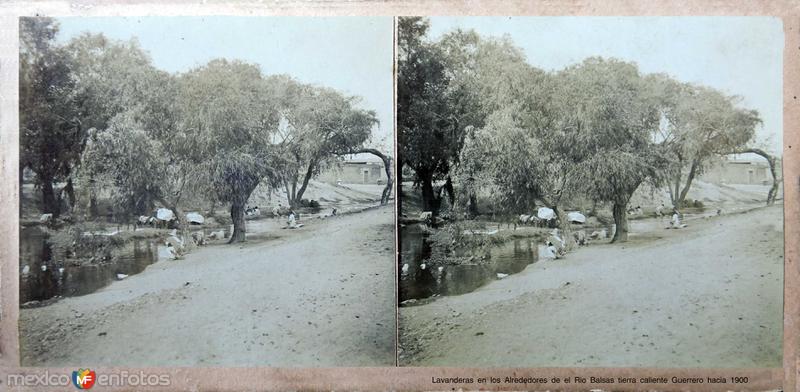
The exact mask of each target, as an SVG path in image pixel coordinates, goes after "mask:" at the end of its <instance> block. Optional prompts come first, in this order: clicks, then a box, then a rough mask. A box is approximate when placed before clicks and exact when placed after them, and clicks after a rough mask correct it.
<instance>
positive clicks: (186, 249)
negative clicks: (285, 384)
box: [19, 16, 396, 367]
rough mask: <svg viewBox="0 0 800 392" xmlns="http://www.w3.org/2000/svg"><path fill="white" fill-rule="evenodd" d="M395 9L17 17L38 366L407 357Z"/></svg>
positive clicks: (27, 348)
mask: <svg viewBox="0 0 800 392" xmlns="http://www.w3.org/2000/svg"><path fill="white" fill-rule="evenodd" d="M393 33H394V24H393V19H392V18H391V17H380V18H374V17H358V18H335V17H327V18H322V17H320V18H311V17H216V16H215V17H91V18H90V17H57V18H49V17H22V18H20V19H19V37H20V41H19V43H20V49H19V133H20V138H19V145H20V162H19V184H20V211H19V216H20V227H19V231H20V244H19V247H20V257H19V271H20V275H19V283H20V284H19V295H20V312H19V333H20V350H21V352H20V357H21V364H22V365H23V366H50V367H53V366H78V365H83V366H98V365H103V366H280V367H333V366H393V365H395V361H396V343H395V336H396V326H395V324H396V319H395V315H396V289H395V281H396V273H395V271H396V265H395V246H394V244H395V207H394V200H395V196H394V194H393V192H392V190H393V188H394V178H393V176H394V174H393V173H394V172H393V167H394V165H395V162H394V159H393V156H394V151H393V150H394V133H393V122H394V113H393V81H394V77H393V73H392V72H393V64H394V58H393Z"/></svg>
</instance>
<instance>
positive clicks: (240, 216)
mask: <svg viewBox="0 0 800 392" xmlns="http://www.w3.org/2000/svg"><path fill="white" fill-rule="evenodd" d="M244 208H245V206H244V203H233V204H231V220H233V233H232V234H231V239H230V240H228V243H229V244H233V243H237V242H245V233H246V231H247V230H246V228H245V221H244Z"/></svg>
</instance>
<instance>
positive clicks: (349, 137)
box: [281, 85, 378, 207]
mask: <svg viewBox="0 0 800 392" xmlns="http://www.w3.org/2000/svg"><path fill="white" fill-rule="evenodd" d="M284 91H286V89H284ZM282 101H283V102H284V107H283V110H282V116H283V118H284V119H285V120H286V132H283V135H282V139H281V144H282V147H283V148H284V150H285V156H284V157H285V159H286V164H285V165H284V169H285V170H284V172H283V173H282V181H283V186H284V189H285V190H286V194H287V197H288V201H289V205H291V206H292V207H297V206H299V205H300V201H301V200H302V198H303V194H304V193H305V191H306V189H307V187H308V184H309V182H310V180H311V179H312V178H314V177H315V176H317V175H318V174H319V173H320V171H321V170H322V169H324V168H326V167H330V166H332V165H334V164H335V163H336V162H337V161H338V160H339V159H340V158H341V157H342V156H343V155H345V154H351V153H354V152H358V151H360V150H361V149H362V148H363V146H364V144H365V143H366V142H367V141H368V140H369V138H370V136H371V134H372V130H373V128H374V127H376V126H377V125H378V120H377V118H376V116H375V113H374V112H372V111H368V110H363V109H359V108H358V107H357V104H358V99H357V98H355V97H346V96H344V95H342V94H341V93H339V92H338V91H336V90H333V89H330V88H323V87H315V86H307V85H306V86H299V88H295V89H292V90H291V93H290V94H289V95H288V96H287V97H286V98H285V99H283V100H282Z"/></svg>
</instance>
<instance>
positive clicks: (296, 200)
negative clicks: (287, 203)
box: [292, 161, 317, 207]
mask: <svg viewBox="0 0 800 392" xmlns="http://www.w3.org/2000/svg"><path fill="white" fill-rule="evenodd" d="M316 166H317V162H316V161H312V162H311V163H310V164H309V165H308V170H306V175H305V176H304V177H303V184H302V185H300V189H298V190H297V193H296V194H294V195H292V198H293V199H294V203H295V204H293V205H292V207H294V206H299V205H300V200H303V193H305V192H306V188H308V182H309V181H311V177H313V175H314V168H315V167H316ZM292 190H294V189H292Z"/></svg>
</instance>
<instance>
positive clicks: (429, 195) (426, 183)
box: [420, 173, 439, 215]
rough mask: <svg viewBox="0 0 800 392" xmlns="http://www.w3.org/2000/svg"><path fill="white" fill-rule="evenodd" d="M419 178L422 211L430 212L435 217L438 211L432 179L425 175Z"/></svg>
mask: <svg viewBox="0 0 800 392" xmlns="http://www.w3.org/2000/svg"><path fill="white" fill-rule="evenodd" d="M420 177H421V178H420V181H421V182H422V211H431V212H433V213H434V215H436V214H437V213H438V212H439V211H438V203H437V202H436V195H435V194H434V192H433V178H431V176H430V175H427V173H426V174H424V175H422V176H420Z"/></svg>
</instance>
